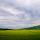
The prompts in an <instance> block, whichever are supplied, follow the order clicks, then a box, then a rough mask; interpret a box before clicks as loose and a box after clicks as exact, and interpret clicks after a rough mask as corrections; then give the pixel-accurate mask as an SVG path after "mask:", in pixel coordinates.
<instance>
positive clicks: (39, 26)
mask: <svg viewBox="0 0 40 40" xmlns="http://www.w3.org/2000/svg"><path fill="white" fill-rule="evenodd" d="M24 29H40V25H38V26H34V27H29V28H24Z"/></svg>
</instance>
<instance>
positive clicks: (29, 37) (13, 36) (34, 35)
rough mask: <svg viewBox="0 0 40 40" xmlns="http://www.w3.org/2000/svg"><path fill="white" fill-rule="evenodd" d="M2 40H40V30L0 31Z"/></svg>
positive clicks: (0, 39)
mask: <svg viewBox="0 0 40 40" xmlns="http://www.w3.org/2000/svg"><path fill="white" fill-rule="evenodd" d="M0 40H40V30H0Z"/></svg>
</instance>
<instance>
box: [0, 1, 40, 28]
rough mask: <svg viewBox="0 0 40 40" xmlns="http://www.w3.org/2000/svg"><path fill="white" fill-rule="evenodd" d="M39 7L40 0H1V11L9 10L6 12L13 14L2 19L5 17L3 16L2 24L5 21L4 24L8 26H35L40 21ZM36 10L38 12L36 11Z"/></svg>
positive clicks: (0, 22)
mask: <svg viewBox="0 0 40 40" xmlns="http://www.w3.org/2000/svg"><path fill="white" fill-rule="evenodd" d="M38 4H39V6H38ZM39 8H40V1H38V0H4V1H3V0H1V2H0V9H1V11H2V10H4V12H7V13H5V14H9V15H10V14H11V16H4V20H1V19H3V17H1V18H0V20H1V21H0V24H2V22H3V24H4V26H6V25H7V26H6V27H8V28H23V27H30V26H33V25H34V24H35V25H38V24H36V23H38V22H39V18H40V17H39V16H40V12H39V10H40V9H39ZM36 10H37V11H38V13H36ZM5 14H4V15H5ZM37 18H38V20H37ZM5 19H6V20H5ZM33 23H34V24H33ZM39 24H40V23H39ZM19 25H20V26H19Z"/></svg>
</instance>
